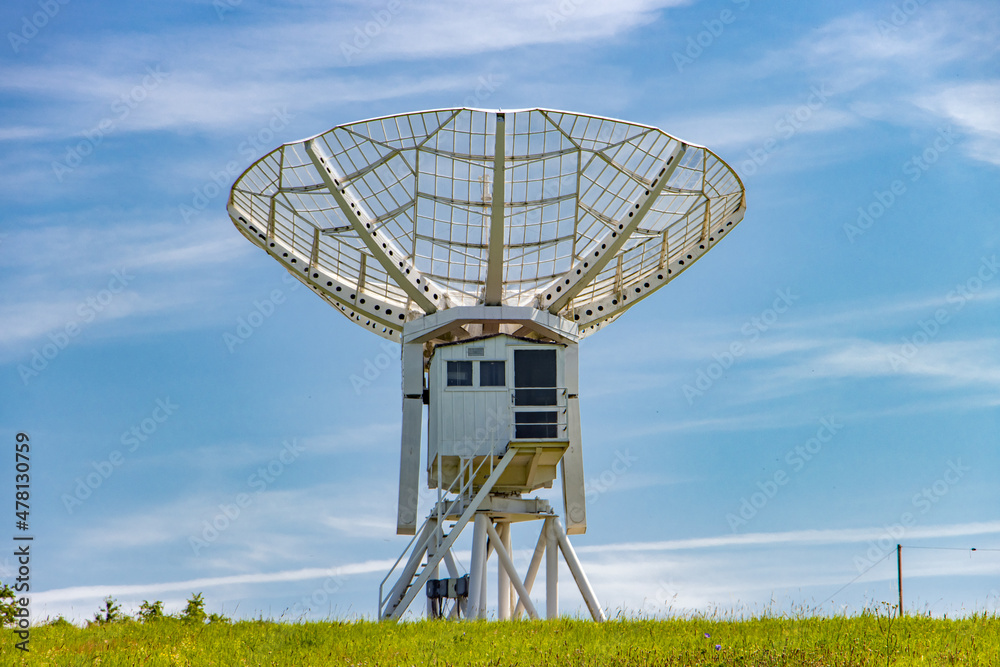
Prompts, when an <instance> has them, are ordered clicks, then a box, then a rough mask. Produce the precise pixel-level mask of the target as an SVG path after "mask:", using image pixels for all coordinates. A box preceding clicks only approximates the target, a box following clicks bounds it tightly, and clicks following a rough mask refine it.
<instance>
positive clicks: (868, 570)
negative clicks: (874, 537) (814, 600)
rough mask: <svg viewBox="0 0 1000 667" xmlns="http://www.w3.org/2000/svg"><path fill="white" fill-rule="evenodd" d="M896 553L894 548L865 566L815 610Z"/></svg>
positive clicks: (815, 608)
mask: <svg viewBox="0 0 1000 667" xmlns="http://www.w3.org/2000/svg"><path fill="white" fill-rule="evenodd" d="M894 553H896V552H895V550H893V551H890V552H889V553H887V554H886V555H884V556H882V557H881V558H879V559H878V560H877V561H875V562H874V563H872V564H871V565H869V566H868V567H867V568H865V569H864V570H863V571H862V572H861V574H859V575H858V576H856V577H854V578H853V579H851V580H850V581H848V582H847V583H846V584H844V585H843V586H841V587H840V588H839V589H837V592H836V593H834V594H833V595H831V596H830V597H828V598H827V599H825V600H823V601H822V602H820V603H819V604H818V605H816V606H815V607H813V611H816V610H817V609H819V608H820V607H822V606H823V605H825V604H826V603H827V602H829V601H830V600H832V599H833V598H835V597H837V596H838V595H840V593H841V591H843V590H844V589H845V588H847V587H848V586H850V585H851V584H853V583H854V582H855V581H857V580H858V579H860V578H861V577H863V576H865V575H866V574H868V573H869V572H871V570H872V569H873V568H874V567H875V566H876V565H878V564H879V563H881V562H882V561H884V560H885V559H886V558H888V557H889V556H891V555H893V554H894Z"/></svg>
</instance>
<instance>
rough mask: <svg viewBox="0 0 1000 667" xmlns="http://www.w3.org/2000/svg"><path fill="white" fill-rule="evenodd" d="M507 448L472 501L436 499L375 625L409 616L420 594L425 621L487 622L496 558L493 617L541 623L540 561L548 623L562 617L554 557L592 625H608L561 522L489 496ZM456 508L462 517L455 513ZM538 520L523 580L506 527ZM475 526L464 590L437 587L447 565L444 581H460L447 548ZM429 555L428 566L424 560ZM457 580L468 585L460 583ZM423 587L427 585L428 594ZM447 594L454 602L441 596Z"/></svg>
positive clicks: (518, 501)
mask: <svg viewBox="0 0 1000 667" xmlns="http://www.w3.org/2000/svg"><path fill="white" fill-rule="evenodd" d="M515 453H516V452H515V450H514V448H511V449H510V450H509V451H508V452H507V453H506V454H505V455H504V457H503V458H502V459H501V460H500V462H499V464H498V465H497V466H496V468H494V469H493V471H492V473H491V474H490V477H489V479H487V483H486V484H484V485H483V486H482V487H481V488H480V489H479V492H478V493H477V494H476V495H475V496H474V497H473V498H471V499H468V500H467V499H466V498H463V497H461V496H460V497H459V498H458V499H456V500H453V501H450V502H449V501H444V500H441V501H439V502H438V503H437V505H436V506H435V511H434V512H432V513H431V515H430V516H429V517H428V518H427V520H426V521H425V522H424V525H423V527H422V528H421V530H420V531H418V533H417V535H416V536H415V537H414V539H413V540H411V541H410V544H409V545H408V546H407V549H406V550H405V551H404V552H403V554H402V555H400V557H399V558H398V559H397V561H396V564H395V565H394V566H393V568H392V570H390V572H389V574H387V575H386V577H385V579H383V582H382V584H383V585H382V586H380V588H379V619H380V620H392V621H395V620H398V619H399V618H401V617H402V615H403V614H404V613H405V612H406V610H407V608H409V606H410V605H411V604H412V603H413V601H414V600H415V599H416V597H417V596H418V595H420V594H421V593H423V591H424V590H425V587H426V588H427V589H428V592H431V591H432V590H433V591H435V592H436V593H435V594H433V595H428V598H427V615H428V618H445V617H446V618H461V617H463V616H464V617H465V618H469V619H477V618H486V598H487V588H488V587H487V576H486V573H487V564H488V562H489V559H490V557H491V556H492V555H493V554H494V553H495V554H496V556H497V560H498V561H499V563H498V567H497V600H498V605H497V618H498V620H511V619H517V618H520V617H521V615H522V614H523V613H527V615H528V617H529V618H532V619H539V618H541V616H540V614H539V612H538V610H537V609H536V608H535V605H534V604H533V603H532V601H531V597H530V595H531V589H532V586H533V585H534V583H535V579H536V577H537V575H538V571H539V569H540V568H541V564H542V559H543V558H544V560H545V617H546V618H558V616H559V554H562V557H563V559H564V560H565V561H566V564H567V565H568V566H569V570H570V572H571V573H572V575H573V579H574V581H575V582H576V585H577V588H579V590H580V594H581V595H582V596H583V599H584V602H586V604H587V608H588V610H589V611H590V614H591V616H592V617H593V619H594V620H595V621H598V622H601V621H605V620H607V617H606V616H605V615H604V611H603V610H602V609H601V605H600V603H599V602H598V600H597V596H596V595H595V594H594V590H593V588H591V586H590V581H589V580H588V579H587V575H586V573H585V572H584V571H583V566H582V565H581V564H580V560H579V558H577V555H576V552H575V551H574V549H573V545H572V544H571V543H570V541H569V537H568V536H567V535H566V531H565V529H564V528H563V525H562V523H561V522H560V520H559V517H558V516H557V515H556V514H554V513H553V512H552V509H551V507H550V506H549V503H548V502H547V501H545V500H541V499H537V498H532V499H526V498H517V497H510V496H509V495H499V494H492V493H490V489H491V488H492V487H493V484H494V483H495V480H496V479H499V478H500V476H501V475H502V474H503V471H504V469H505V468H506V467H507V465H508V464H509V463H510V461H511V460H512V459H513V457H514V455H515ZM460 508H461V510H462V511H461V512H459V509H460ZM451 521H454V524H453V525H452V527H451V530H450V532H449V533H448V534H447V535H446V534H445V533H444V526H445V522H451ZM527 521H541V522H542V529H541V532H540V534H539V536H538V541H537V543H536V545H535V550H534V553H533V554H532V557H531V561H530V563H529V564H528V568H527V570H526V571H525V574H524V577H523V579H522V577H521V576H520V575H519V574H518V572H517V568H516V566H515V564H514V559H513V557H512V555H511V554H512V548H511V547H512V539H511V527H512V524H514V523H521V522H527ZM470 522H471V523H472V528H473V533H472V558H471V564H470V567H469V575H468V579H467V580H466V581H467V582H468V583H467V584H464V583H462V584H460V585H457V586H456V585H454V583H452V584H451V585H450V586H440V585H438V583H439V581H440V580H438V575H439V573H440V566H441V565H442V564H444V566H445V568H446V569H447V572H448V576H449V580H456V579H459V572H458V566H457V563H456V561H455V558H454V555H453V554H452V547H453V546H454V544H455V541H456V540H457V539H458V537H459V535H460V534H461V533H462V531H463V530H464V529H465V527H466V526H467V525H468V524H469V523H470ZM407 554H409V558H408V559H407V560H406V563H405V565H403V568H402V570H401V571H400V574H399V577H398V579H397V580H396V583H395V584H394V585H393V586H392V588H391V589H390V590H389V594H388V596H386V597H384V598H383V596H382V593H383V589H384V585H385V583H386V581H387V580H388V579H389V578H390V577H391V576H392V574H393V572H395V571H396V568H397V567H398V566H399V564H400V563H401V562H402V561H403V558H404V556H406V555H407ZM425 556H426V560H425ZM462 579H465V578H464V577H462ZM428 582H432V584H431V586H430V587H428V586H427V584H428ZM445 588H447V589H448V590H450V591H453V592H454V595H453V597H452V596H450V595H449V594H446V593H442V592H440V591H442V590H443V589H445Z"/></svg>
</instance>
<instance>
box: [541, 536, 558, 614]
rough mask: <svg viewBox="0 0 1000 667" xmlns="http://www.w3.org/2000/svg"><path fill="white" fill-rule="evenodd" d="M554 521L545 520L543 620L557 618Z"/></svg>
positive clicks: (556, 568) (556, 549)
mask: <svg viewBox="0 0 1000 667" xmlns="http://www.w3.org/2000/svg"><path fill="white" fill-rule="evenodd" d="M553 521H555V519H546V520H545V526H544V527H543V528H542V532H543V533H544V534H545V618H550V619H551V618H559V542H558V540H557V538H556V531H555V528H554V527H553V525H552V522H553Z"/></svg>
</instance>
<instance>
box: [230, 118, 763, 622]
mask: <svg viewBox="0 0 1000 667" xmlns="http://www.w3.org/2000/svg"><path fill="white" fill-rule="evenodd" d="M745 208H746V204H745V193H744V188H743V184H742V182H741V181H740V179H739V177H738V176H737V175H736V173H735V172H734V171H733V170H732V169H731V168H730V167H729V166H728V165H727V164H726V163H725V162H723V161H722V160H721V159H719V157H718V156H717V155H715V154H714V153H712V152H711V151H710V150H708V149H707V148H703V147H700V146H695V145H693V144H689V143H686V142H684V141H681V140H679V139H677V138H675V137H672V136H670V135H669V134H666V133H665V132H663V131H662V130H659V129H657V128H655V127H650V126H645V125H639V124H635V123H627V122H624V121H620V120H613V119H609V118H600V117H596V116H589V115H583V114H575V113H567V112H564V111H555V110H549V109H522V110H517V111H507V112H503V111H499V112H498V111H487V110H479V109H468V108H460V109H439V110H433V111H422V112H416V113H408V114H400V115H395V116H386V117H383V118H375V119H372V120H366V121H360V122H356V123H349V124H346V125H340V126H337V127H335V128H333V129H331V130H329V131H327V132H324V133H323V134H319V135H317V136H315V137H312V138H310V139H306V140H303V141H299V142H294V143H289V144H285V145H283V146H281V147H279V148H277V149H275V150H274V151H271V152H270V153H268V154H267V155H265V156H263V157H262V158H260V159H259V160H258V161H257V162H255V163H254V164H253V165H251V166H250V168H249V169H247V170H246V172H244V173H243V174H242V175H241V176H240V177H239V179H238V180H237V181H236V183H235V184H234V185H233V188H232V192H231V194H230V198H229V203H228V210H229V214H230V216H231V218H232V220H233V223H234V224H235V225H236V228H237V229H239V230H240V232H241V233H242V234H243V235H244V236H246V237H247V238H248V239H249V240H250V241H252V242H253V243H255V244H256V245H258V246H260V247H261V248H263V249H264V250H265V251H266V252H267V253H268V254H269V255H271V256H272V257H273V258H275V259H276V260H277V261H279V262H280V263H281V264H282V265H283V266H284V267H285V268H286V269H287V270H288V271H289V272H290V273H291V274H292V275H294V276H295V277H296V278H298V279H299V280H300V281H302V282H303V283H304V284H305V285H307V286H308V287H310V288H311V289H312V290H313V291H315V292H316V293H317V294H319V295H320V296H321V297H322V298H323V299H325V300H326V301H327V302H329V303H330V304H331V305H333V306H334V307H335V308H336V309H337V310H339V311H340V312H341V313H343V314H344V315H345V316H346V317H348V318H349V319H350V320H351V321H353V322H354V323H355V324H357V325H359V326H362V327H364V328H365V329H367V330H369V331H372V332H373V333H376V334H378V335H379V336H382V337H383V338H387V339H389V340H392V341H396V342H399V343H401V344H402V360H403V432H402V447H401V455H400V486H399V504H398V513H397V532H398V533H400V534H409V535H414V538H413V540H411V543H410V545H409V546H408V547H407V549H406V550H405V551H404V553H403V555H402V556H400V559H399V560H398V561H397V567H394V568H393V571H391V572H390V574H389V575H387V576H386V579H385V580H383V584H385V583H386V581H388V579H389V577H390V575H392V574H393V573H394V572H395V571H396V570H397V568H398V566H399V565H400V563H402V562H403V558H404V557H405V556H407V554H409V556H408V558H407V560H406V561H405V564H404V565H403V566H402V569H401V570H400V571H399V576H398V579H397V580H396V582H395V584H394V585H393V586H392V587H391V588H390V589H389V592H388V594H387V595H386V596H383V590H381V589H380V592H379V615H380V617H381V618H387V619H398V618H399V617H400V616H401V615H402V614H403V613H404V612H405V611H406V609H407V607H408V606H409V605H410V603H411V602H412V601H413V599H414V598H415V597H416V596H417V595H418V594H419V593H420V591H421V590H426V592H427V610H428V615H429V616H441V615H448V616H452V617H457V616H462V615H465V616H468V617H472V618H476V617H485V614H486V590H487V587H486V574H485V573H486V564H487V560H488V558H489V557H490V554H491V552H493V551H495V552H496V554H497V556H498V560H499V565H498V589H497V590H498V617H499V618H501V619H504V618H511V616H512V615H513V616H517V615H519V614H520V613H521V612H522V611H526V612H527V613H528V614H529V615H530V616H532V617H537V616H538V613H537V612H536V610H535V608H534V606H533V604H532V602H531V600H530V597H529V594H530V589H531V586H532V584H533V583H534V579H535V576H536V574H537V571H538V569H539V567H540V563H541V558H542V556H543V555H545V556H546V612H547V615H548V616H549V617H555V616H558V591H557V588H556V586H557V572H558V562H557V557H558V553H560V552H561V553H562V554H563V556H564V558H565V559H566V562H567V564H568V565H569V567H570V570H571V571H572V573H573V576H574V579H575V580H576V583H577V585H578V587H579V589H580V592H581V594H582V595H583V597H584V600H585V601H586V603H587V605H588V608H589V609H590V611H591V614H592V615H593V617H594V619H595V620H603V619H604V612H603V610H602V609H601V607H600V605H599V603H598V601H597V598H596V596H595V595H594V592H593V590H592V589H591V587H590V584H589V582H588V581H587V578H586V575H585V574H584V573H583V569H582V567H581V566H580V563H579V560H578V559H577V558H576V555H575V553H574V552H573V548H572V545H571V544H570V541H569V539H568V537H567V535H572V534H579V533H582V532H584V531H585V530H586V525H587V524H586V507H585V498H584V480H583V453H582V449H581V437H580V413H579V399H578V379H577V367H578V347H577V344H578V343H579V341H580V340H581V339H582V338H584V337H585V336H588V335H590V334H591V333H593V332H595V331H597V330H598V329H599V328H601V327H603V326H605V325H607V324H608V323H609V322H612V321H613V320H615V319H616V318H618V317H619V316H621V315H622V313H624V312H625V311H626V310H627V309H628V308H630V307H632V306H633V305H634V304H635V303H637V302H639V301H640V300H642V299H644V298H646V297H647V296H649V295H650V294H651V293H653V292H654V291H656V290H657V289H659V288H660V287H663V286H664V285H666V284H667V283H668V282H670V280H672V279H673V278H675V277H676V276H677V275H679V274H680V273H681V272H682V271H684V270H685V269H687V268H688V267H690V266H691V265H692V264H693V263H694V262H695V261H697V260H698V258H700V257H701V256H702V255H703V254H705V252H707V251H708V250H709V249H710V248H712V247H713V246H714V245H715V244H716V243H718V242H719V241H720V240H721V239H722V238H723V237H724V236H725V235H726V234H727V233H728V232H729V231H730V230H731V229H732V228H733V227H734V226H735V225H736V224H738V223H739V222H740V220H742V218H743V212H744V210H745ZM425 405H426V406H427V409H426V413H427V415H428V453H427V458H426V460H425V465H424V470H425V471H426V473H427V485H428V487H429V488H430V489H434V490H436V492H437V495H436V502H434V503H433V507H432V510H431V512H430V514H429V516H428V518H427V519H426V521H424V522H423V524H422V526H418V525H417V523H418V521H417V516H418V514H417V505H418V499H419V497H420V495H421V490H420V484H419V475H420V470H421V456H420V436H421V428H422V426H421V422H422V420H423V415H424V412H425V410H424V406H425ZM557 467H559V468H561V471H562V487H563V500H564V510H565V511H564V518H565V521H566V523H565V528H564V526H563V523H562V522H561V521H560V518H559V516H558V515H557V514H556V512H555V510H554V509H553V508H552V507H551V506H550V505H549V503H548V502H547V501H545V500H542V499H539V498H525V497H524V494H526V493H530V492H531V491H533V490H535V489H538V488H543V487H548V486H551V485H552V484H553V482H554V480H555V478H556V469H557ZM529 520H542V521H543V528H542V531H541V535H540V537H539V539H538V546H537V548H536V550H535V555H534V557H533V558H532V561H531V564H530V565H529V567H528V570H527V573H526V575H525V577H524V579H521V578H520V576H519V575H518V573H517V572H516V570H515V568H514V565H513V562H512V560H511V531H510V527H511V524H512V523H516V522H519V521H529ZM446 522H449V523H453V524H454V525H453V526H452V527H451V528H450V530H449V531H448V532H447V533H446V532H445V528H446V526H445V523H446ZM470 522H471V523H473V526H474V534H473V552H472V563H471V567H470V573H469V575H467V576H464V577H463V576H460V574H459V571H458V566H457V563H456V562H455V559H454V557H453V555H452V552H451V548H452V545H453V544H454V542H455V540H456V539H457V538H458V536H459V534H460V533H461V532H462V530H463V529H464V527H465V526H466V525H467V524H469V523H470ZM425 557H426V562H425ZM442 564H444V565H445V566H446V567H447V569H448V573H449V577H448V578H444V579H438V578H437V577H438V573H439V566H440V565H442ZM515 591H516V593H517V596H518V601H517V603H516V604H515V595H514V593H515ZM446 609H448V610H447V611H446Z"/></svg>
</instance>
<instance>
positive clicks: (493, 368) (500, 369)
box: [479, 361, 507, 387]
mask: <svg viewBox="0 0 1000 667" xmlns="http://www.w3.org/2000/svg"><path fill="white" fill-rule="evenodd" d="M505 367H506V364H505V363H504V362H502V361H480V362H479V386H480V387H502V386H504V385H505V384H507V378H506V372H505Z"/></svg>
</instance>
